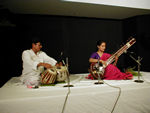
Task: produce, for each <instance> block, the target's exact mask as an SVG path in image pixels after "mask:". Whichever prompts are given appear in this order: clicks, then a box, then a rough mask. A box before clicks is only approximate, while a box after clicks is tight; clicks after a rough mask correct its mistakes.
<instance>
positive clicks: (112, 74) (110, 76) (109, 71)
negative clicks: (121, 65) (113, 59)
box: [87, 53, 133, 80]
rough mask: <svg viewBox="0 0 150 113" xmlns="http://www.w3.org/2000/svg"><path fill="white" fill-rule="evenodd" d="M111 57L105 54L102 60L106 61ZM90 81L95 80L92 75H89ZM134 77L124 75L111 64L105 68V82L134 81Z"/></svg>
mask: <svg viewBox="0 0 150 113" xmlns="http://www.w3.org/2000/svg"><path fill="white" fill-rule="evenodd" d="M110 56H111V55H110V54H108V53H103V55H102V56H101V57H100V59H101V60H104V61H106V60H107V59H108V58H109V57H110ZM87 78H88V79H92V80H93V79H94V78H93V77H92V75H91V74H89V75H88V77H87ZM132 78H133V75H132V74H131V73H123V72H121V71H120V70H119V69H118V68H117V67H116V66H114V65H113V64H109V65H108V66H107V67H106V68H105V73H104V79H105V80H129V79H132Z"/></svg>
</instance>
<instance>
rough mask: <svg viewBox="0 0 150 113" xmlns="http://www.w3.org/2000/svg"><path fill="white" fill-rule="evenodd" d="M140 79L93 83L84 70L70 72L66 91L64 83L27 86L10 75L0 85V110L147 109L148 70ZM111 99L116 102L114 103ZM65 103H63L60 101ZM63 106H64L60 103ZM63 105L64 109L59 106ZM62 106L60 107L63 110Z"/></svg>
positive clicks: (106, 112)
mask: <svg viewBox="0 0 150 113" xmlns="http://www.w3.org/2000/svg"><path fill="white" fill-rule="evenodd" d="M141 74H142V77H141V78H140V79H141V80H144V82H143V83H136V82H134V80H137V79H138V78H137V77H134V79H133V80H104V82H106V83H108V84H110V85H113V86H116V87H120V88H121V92H120V97H119V100H118V101H117V98H118V95H119V89H118V88H114V87H110V86H109V85H107V84H101V85H95V84H94V83H95V82H97V80H89V79H86V78H85V77H86V76H87V75H88V74H71V75H70V81H71V82H70V84H71V85H74V87H70V93H69V95H68V98H67V100H66V103H65V99H66V97H67V94H68V91H69V90H68V89H69V88H68V87H63V86H64V85H66V84H67V83H61V84H56V85H55V86H42V87H39V88H38V89H28V88H26V86H24V85H22V84H21V82H20V80H19V77H12V78H11V79H10V80H9V81H8V82H7V83H6V84H4V86H3V87H2V88H0V113H62V112H64V113H111V112H112V111H113V108H114V111H113V113H150V72H141ZM115 102H117V104H116V106H115V107H114V105H115ZM64 103H65V104H64ZM64 106H65V107H64ZM63 107H64V109H63ZM63 110H64V111H63Z"/></svg>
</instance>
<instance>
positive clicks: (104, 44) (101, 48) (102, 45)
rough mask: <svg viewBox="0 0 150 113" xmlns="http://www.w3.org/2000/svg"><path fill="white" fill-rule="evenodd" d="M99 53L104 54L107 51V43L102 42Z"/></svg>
mask: <svg viewBox="0 0 150 113" xmlns="http://www.w3.org/2000/svg"><path fill="white" fill-rule="evenodd" d="M97 47H98V50H99V51H102V52H104V51H105V49H106V43H105V42H102V43H101V45H99V46H97Z"/></svg>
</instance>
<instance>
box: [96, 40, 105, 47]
mask: <svg viewBox="0 0 150 113" xmlns="http://www.w3.org/2000/svg"><path fill="white" fill-rule="evenodd" d="M102 43H106V42H105V41H102V40H98V41H97V46H100V45H101V44H102Z"/></svg>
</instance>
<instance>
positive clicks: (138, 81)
mask: <svg viewBox="0 0 150 113" xmlns="http://www.w3.org/2000/svg"><path fill="white" fill-rule="evenodd" d="M129 56H130V57H131V58H132V59H133V60H134V61H135V62H136V63H137V64H138V80H134V82H137V83H143V82H144V81H143V80H140V65H141V63H140V61H141V60H142V58H140V56H138V60H136V59H135V58H134V57H133V56H132V55H131V54H130V55H129Z"/></svg>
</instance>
